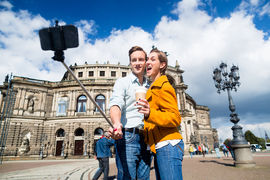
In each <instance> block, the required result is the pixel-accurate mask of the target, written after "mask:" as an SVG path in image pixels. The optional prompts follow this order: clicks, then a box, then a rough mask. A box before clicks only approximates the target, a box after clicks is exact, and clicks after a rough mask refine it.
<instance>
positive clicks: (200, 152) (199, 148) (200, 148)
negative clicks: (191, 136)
mask: <svg viewBox="0 0 270 180" xmlns="http://www.w3.org/2000/svg"><path fill="white" fill-rule="evenodd" d="M198 153H199V155H201V154H202V147H201V146H200V145H199V146H198Z"/></svg>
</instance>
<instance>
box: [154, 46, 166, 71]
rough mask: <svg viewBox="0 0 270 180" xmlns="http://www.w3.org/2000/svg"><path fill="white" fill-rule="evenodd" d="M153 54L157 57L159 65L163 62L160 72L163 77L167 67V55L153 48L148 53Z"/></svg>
mask: <svg viewBox="0 0 270 180" xmlns="http://www.w3.org/2000/svg"><path fill="white" fill-rule="evenodd" d="M152 52H155V53H157V55H158V60H159V62H160V63H163V62H165V66H164V67H163V68H162V69H161V70H160V74H162V75H164V74H165V72H166V69H167V66H168V58H167V55H166V54H165V53H164V52H163V51H160V50H158V49H157V48H153V49H152V50H151V51H150V53H152Z"/></svg>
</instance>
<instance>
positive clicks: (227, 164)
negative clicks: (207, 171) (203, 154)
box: [200, 160, 234, 167]
mask: <svg viewBox="0 0 270 180" xmlns="http://www.w3.org/2000/svg"><path fill="white" fill-rule="evenodd" d="M200 162H202V163H216V164H221V165H224V166H230V167H234V164H231V163H223V162H219V161H216V160H209V161H207V160H201V161H200Z"/></svg>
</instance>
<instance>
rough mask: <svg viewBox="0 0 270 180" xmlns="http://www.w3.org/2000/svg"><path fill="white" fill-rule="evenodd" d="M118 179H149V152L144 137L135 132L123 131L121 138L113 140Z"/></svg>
mask: <svg viewBox="0 0 270 180" xmlns="http://www.w3.org/2000/svg"><path fill="white" fill-rule="evenodd" d="M115 142H116V144H115V147H116V165H117V169H118V173H117V179H118V180H133V179H134V180H135V179H137V180H149V179H150V164H151V154H150V151H148V150H146V147H147V146H146V144H145V143H144V137H143V135H142V134H136V133H135V132H133V133H130V132H127V131H125V132H123V138H122V139H119V140H116V141H115Z"/></svg>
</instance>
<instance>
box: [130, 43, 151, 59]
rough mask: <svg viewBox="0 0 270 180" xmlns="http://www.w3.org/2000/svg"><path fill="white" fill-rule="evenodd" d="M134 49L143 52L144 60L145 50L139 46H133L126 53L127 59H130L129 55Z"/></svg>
mask: <svg viewBox="0 0 270 180" xmlns="http://www.w3.org/2000/svg"><path fill="white" fill-rule="evenodd" d="M135 51H142V52H143V53H144V54H145V60H147V54H146V52H145V51H144V50H143V48H141V47H140V46H133V47H132V48H131V49H130V50H129V51H128V55H129V61H131V59H130V55H131V54H132V53H133V52H135Z"/></svg>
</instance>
